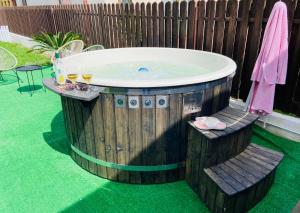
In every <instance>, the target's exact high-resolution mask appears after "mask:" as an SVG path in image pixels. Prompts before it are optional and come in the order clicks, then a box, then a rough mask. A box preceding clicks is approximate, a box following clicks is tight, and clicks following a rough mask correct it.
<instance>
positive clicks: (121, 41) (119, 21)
mask: <svg viewBox="0 0 300 213" xmlns="http://www.w3.org/2000/svg"><path fill="white" fill-rule="evenodd" d="M120 6H121V5H120V4H116V15H117V25H118V38H119V42H118V43H119V47H124V46H125V44H124V42H125V40H124V38H123V29H122V24H123V22H122V20H123V19H122V14H121V9H120Z"/></svg>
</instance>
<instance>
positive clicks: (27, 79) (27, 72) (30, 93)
mask: <svg viewBox="0 0 300 213" xmlns="http://www.w3.org/2000/svg"><path fill="white" fill-rule="evenodd" d="M26 76H27V82H28V86H29V89H30V96H32V89H31V84H30V81H29V76H28V72H27V71H26Z"/></svg>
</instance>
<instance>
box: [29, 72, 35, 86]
mask: <svg viewBox="0 0 300 213" xmlns="http://www.w3.org/2000/svg"><path fill="white" fill-rule="evenodd" d="M30 72H31V80H32V85H33V91H35V85H34V80H33V75H32V71H30Z"/></svg>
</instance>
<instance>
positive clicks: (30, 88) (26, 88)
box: [17, 84, 43, 92]
mask: <svg viewBox="0 0 300 213" xmlns="http://www.w3.org/2000/svg"><path fill="white" fill-rule="evenodd" d="M42 88H43V86H42V85H37V84H35V85H34V86H33V85H30V86H29V85H27V86H22V87H20V88H18V89H17V90H18V92H34V91H37V90H40V89H42Z"/></svg>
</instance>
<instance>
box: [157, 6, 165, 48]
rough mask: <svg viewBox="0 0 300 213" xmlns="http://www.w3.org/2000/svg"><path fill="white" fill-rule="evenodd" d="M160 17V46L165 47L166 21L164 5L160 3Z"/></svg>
mask: <svg viewBox="0 0 300 213" xmlns="http://www.w3.org/2000/svg"><path fill="white" fill-rule="evenodd" d="M158 16H159V44H158V46H160V47H165V25H164V23H165V20H164V3H163V2H160V3H159V5H158Z"/></svg>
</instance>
